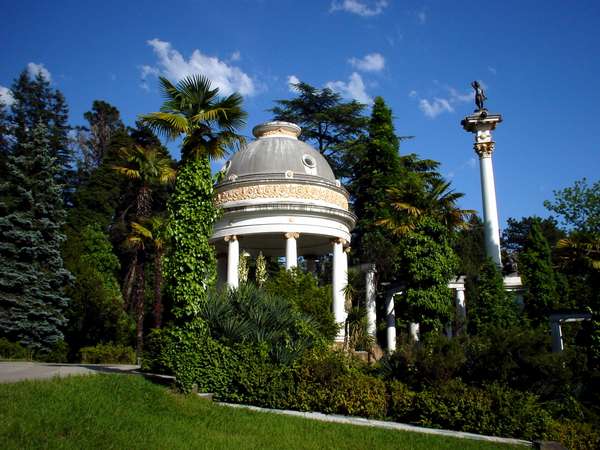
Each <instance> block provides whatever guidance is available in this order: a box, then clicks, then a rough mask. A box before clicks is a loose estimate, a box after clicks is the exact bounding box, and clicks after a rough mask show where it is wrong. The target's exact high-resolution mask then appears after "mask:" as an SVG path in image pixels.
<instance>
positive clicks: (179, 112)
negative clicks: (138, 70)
mask: <svg viewBox="0 0 600 450" xmlns="http://www.w3.org/2000/svg"><path fill="white" fill-rule="evenodd" d="M160 84H161V88H162V91H163V94H164V96H165V98H166V100H165V102H164V103H163V105H162V107H161V108H160V111H158V112H153V113H149V114H145V115H143V116H141V119H142V121H143V122H144V123H146V124H147V125H148V126H150V127H151V128H152V129H153V130H154V131H156V132H157V133H159V134H161V135H163V136H165V137H167V138H169V139H175V138H177V137H179V136H181V135H183V136H184V138H183V147H182V151H181V156H182V160H183V161H186V160H188V159H190V158H199V157H208V158H210V159H220V158H222V157H223V156H224V155H225V154H226V152H227V148H231V147H236V146H238V145H241V144H243V143H244V138H243V137H242V136H240V135H238V134H237V133H236V130H237V129H239V128H240V127H242V126H244V125H245V119H246V115H247V114H246V113H245V112H244V111H243V110H242V97H241V95H240V94H238V93H234V94H231V95H229V96H228V97H225V98H220V97H218V94H219V89H218V88H215V89H211V86H210V80H209V79H208V78H206V77H204V76H201V75H192V76H189V77H186V78H184V79H183V80H181V81H180V82H179V83H177V84H176V85H174V84H173V83H171V82H170V81H169V80H167V79H166V78H164V77H160Z"/></svg>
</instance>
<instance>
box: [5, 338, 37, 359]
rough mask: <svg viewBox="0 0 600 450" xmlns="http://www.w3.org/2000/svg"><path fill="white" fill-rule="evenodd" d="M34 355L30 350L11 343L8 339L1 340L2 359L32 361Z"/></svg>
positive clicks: (16, 343)
mask: <svg viewBox="0 0 600 450" xmlns="http://www.w3.org/2000/svg"><path fill="white" fill-rule="evenodd" d="M31 358H32V354H31V351H30V350H29V349H27V348H26V347H23V346H22V345H21V344H19V343H18V342H10V341H9V340H8V339H6V338H0V359H27V360H31Z"/></svg>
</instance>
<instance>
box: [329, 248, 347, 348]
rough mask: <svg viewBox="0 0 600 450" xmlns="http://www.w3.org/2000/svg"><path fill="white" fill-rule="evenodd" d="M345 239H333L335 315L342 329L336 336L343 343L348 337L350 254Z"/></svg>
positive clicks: (337, 340)
mask: <svg viewBox="0 0 600 450" xmlns="http://www.w3.org/2000/svg"><path fill="white" fill-rule="evenodd" d="M345 243H346V241H344V240H343V239H335V240H334V241H333V277H332V284H333V316H334V318H335V322H336V323H337V324H338V325H339V327H340V330H339V332H338V335H337V336H336V338H335V340H336V342H341V343H343V342H344V340H345V337H346V330H345V325H346V318H347V316H348V314H347V313H346V298H345V295H344V290H345V289H346V286H347V285H348V255H347V254H346V252H345V251H344V244H345Z"/></svg>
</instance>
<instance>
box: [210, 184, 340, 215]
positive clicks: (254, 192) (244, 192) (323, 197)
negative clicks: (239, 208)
mask: <svg viewBox="0 0 600 450" xmlns="http://www.w3.org/2000/svg"><path fill="white" fill-rule="evenodd" d="M255 199H282V200H283V199H299V200H320V201H323V202H326V203H330V204H332V205H335V206H337V207H339V208H341V209H343V210H345V211H348V199H347V198H346V196H345V195H344V194H342V193H340V192H337V191H334V190H332V189H330V188H328V187H325V186H314V185H309V184H296V183H285V184H273V183H269V184H257V185H250V186H240V187H236V188H233V189H228V190H225V191H222V192H218V193H217V195H216V197H215V204H216V206H222V205H224V204H225V203H229V202H238V201H243V200H255Z"/></svg>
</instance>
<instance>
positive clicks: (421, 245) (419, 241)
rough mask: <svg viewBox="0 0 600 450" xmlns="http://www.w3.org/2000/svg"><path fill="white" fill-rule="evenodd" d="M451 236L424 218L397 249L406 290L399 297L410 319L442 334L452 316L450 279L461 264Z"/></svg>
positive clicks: (439, 225) (424, 327)
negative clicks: (450, 238) (453, 248)
mask: <svg viewBox="0 0 600 450" xmlns="http://www.w3.org/2000/svg"><path fill="white" fill-rule="evenodd" d="M448 234H449V233H448V230H447V229H446V228H445V227H444V226H442V225H441V224H439V223H438V222H436V221H435V220H433V219H428V218H424V219H421V220H420V222H419V224H418V225H417V227H416V228H415V229H414V230H412V231H410V232H408V233H407V234H406V235H405V236H404V237H403V238H402V240H401V241H400V243H399V247H398V252H399V254H400V261H401V263H399V265H398V267H397V273H398V274H399V278H400V279H401V280H404V282H405V289H404V290H403V292H402V294H400V295H399V296H396V298H398V299H399V300H400V301H401V302H402V304H403V305H405V307H406V308H407V316H408V318H409V319H410V320H411V321H412V322H417V323H420V324H421V327H423V329H424V330H425V331H427V330H437V331H441V329H442V327H443V325H445V324H446V323H448V322H449V321H450V319H451V317H452V293H451V291H450V289H449V288H448V280H449V279H450V277H451V276H452V275H454V274H455V271H456V268H457V266H458V261H457V258H456V255H455V254H454V251H453V250H452V247H451V246H450V240H449V235H448Z"/></svg>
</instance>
